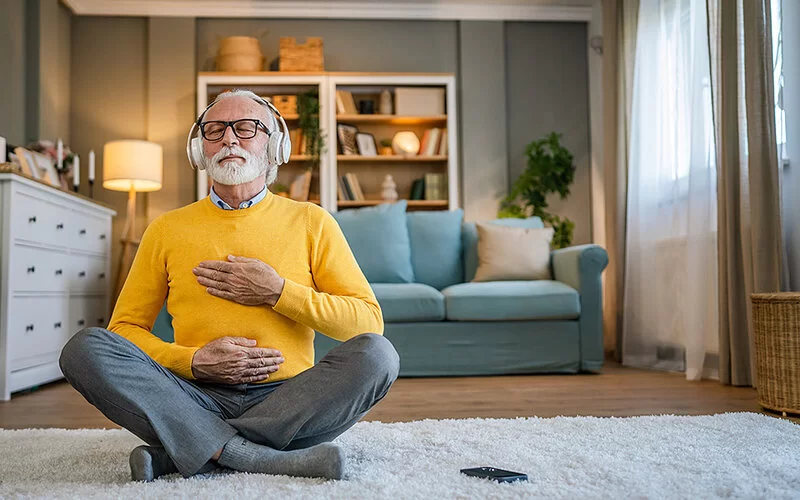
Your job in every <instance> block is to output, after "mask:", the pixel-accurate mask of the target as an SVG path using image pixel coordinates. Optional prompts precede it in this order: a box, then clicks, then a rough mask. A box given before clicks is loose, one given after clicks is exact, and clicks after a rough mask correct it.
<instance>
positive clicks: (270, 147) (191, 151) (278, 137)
mask: <svg viewBox="0 0 800 500" xmlns="http://www.w3.org/2000/svg"><path fill="white" fill-rule="evenodd" d="M247 97H249V98H251V99H252V98H253V96H247ZM255 97H256V99H254V100H255V101H256V102H257V103H259V104H262V105H264V106H266V107H267V108H269V109H270V110H271V111H272V112H273V113H274V114H275V115H276V116H277V118H278V120H277V121H278V123H279V124H280V128H281V129H280V130H272V131H270V134H269V140H268V141H267V161H269V162H270V164H273V165H276V166H277V165H283V164H284V163H286V162H287V161H289V156H291V154H292V140H291V139H290V138H289V128H288V127H287V126H286V122H285V121H284V120H283V116H281V112H280V111H278V109H277V108H276V107H275V106H274V105H273V104H272V103H271V102H269V101H267V100H266V99H263V98H261V97H258V96H255ZM219 100H220V99H219V96H217V98H216V99H214V101H213V102H212V103H211V104H209V105H208V106H206V109H204V110H203V112H202V113H200V116H199V117H198V118H197V121H195V122H194V123H193V124H192V128H191V129H189V136H188V137H187V138H186V157H187V158H189V164H190V165H191V166H192V167H194V168H198V169H200V170H203V169H205V165H204V163H203V138H202V137H201V136H200V135H199V134H198V132H199V131H200V123H201V122H202V121H203V117H204V116H205V114H206V113H207V112H208V110H209V109H210V108H211V106H213V105H214V104H216V103H218V102H219ZM265 125H266V124H265ZM195 136H197V137H195Z"/></svg>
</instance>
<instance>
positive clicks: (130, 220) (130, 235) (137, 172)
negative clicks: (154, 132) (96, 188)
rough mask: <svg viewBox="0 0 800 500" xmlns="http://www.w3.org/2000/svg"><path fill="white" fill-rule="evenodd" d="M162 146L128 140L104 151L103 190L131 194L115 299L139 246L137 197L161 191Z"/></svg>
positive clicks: (110, 145) (115, 142)
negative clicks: (133, 246) (131, 248)
mask: <svg viewBox="0 0 800 500" xmlns="http://www.w3.org/2000/svg"><path fill="white" fill-rule="evenodd" d="M163 161H164V160H163V150H162V148H161V145H159V144H155V143H152V142H147V141H136V140H124V141H112V142H107V143H106V145H105V146H104V147H103V187H104V188H106V189H109V190H112V191H127V192H128V210H127V214H126V218H125V226H124V228H123V229H122V256H121V257H120V262H119V271H118V272H117V283H116V285H115V287H114V293H115V296H118V295H119V292H120V290H121V289H122V284H123V283H124V282H125V277H126V276H127V274H128V269H129V268H130V265H131V259H132V256H133V254H132V253H131V252H130V247H131V246H132V245H138V244H139V240H138V239H134V238H135V236H136V230H135V227H136V193H137V192H149V191H158V190H159V189H161V178H162V172H163Z"/></svg>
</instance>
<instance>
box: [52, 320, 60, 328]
mask: <svg viewBox="0 0 800 500" xmlns="http://www.w3.org/2000/svg"><path fill="white" fill-rule="evenodd" d="M53 328H61V322H60V321H59V322H57V323H56V324H54V325H53Z"/></svg>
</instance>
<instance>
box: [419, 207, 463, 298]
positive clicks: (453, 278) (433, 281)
mask: <svg viewBox="0 0 800 500" xmlns="http://www.w3.org/2000/svg"><path fill="white" fill-rule="evenodd" d="M463 220H464V210H462V209H460V208H459V209H458V210H451V211H439V210H437V211H420V212H409V213H408V236H409V238H410V240H411V265H412V266H413V268H414V280H416V282H417V283H424V284H426V285H429V286H432V287H434V288H436V289H439V290H441V289H443V288H447V287H448V286H450V285H455V284H456V283H463V282H464V264H463V261H462V260H461V253H462V246H461V222H462V221H463Z"/></svg>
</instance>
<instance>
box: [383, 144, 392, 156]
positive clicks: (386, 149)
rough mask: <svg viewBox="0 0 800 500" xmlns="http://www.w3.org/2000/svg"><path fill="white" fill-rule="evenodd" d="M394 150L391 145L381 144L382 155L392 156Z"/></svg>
mask: <svg viewBox="0 0 800 500" xmlns="http://www.w3.org/2000/svg"><path fill="white" fill-rule="evenodd" d="M393 154H394V151H393V150H392V147H391V146H381V155H382V156H392V155H393Z"/></svg>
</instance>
